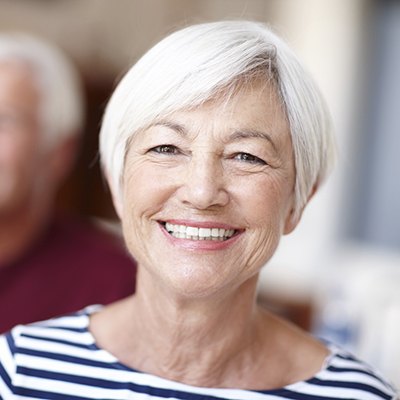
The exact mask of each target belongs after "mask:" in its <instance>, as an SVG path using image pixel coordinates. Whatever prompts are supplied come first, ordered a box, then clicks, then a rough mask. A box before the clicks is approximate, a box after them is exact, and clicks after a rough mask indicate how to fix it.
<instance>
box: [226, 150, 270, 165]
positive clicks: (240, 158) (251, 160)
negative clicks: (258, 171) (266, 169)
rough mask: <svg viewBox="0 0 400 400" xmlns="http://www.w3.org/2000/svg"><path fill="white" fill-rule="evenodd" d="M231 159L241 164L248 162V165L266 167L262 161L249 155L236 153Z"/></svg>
mask: <svg viewBox="0 0 400 400" xmlns="http://www.w3.org/2000/svg"><path fill="white" fill-rule="evenodd" d="M233 158H234V159H236V160H238V161H241V162H248V163H250V164H262V165H267V163H266V162H265V161H264V160H262V159H261V158H259V157H257V156H254V155H252V154H249V153H237V154H235V156H234V157H233Z"/></svg>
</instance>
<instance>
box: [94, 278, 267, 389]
mask: <svg viewBox="0 0 400 400" xmlns="http://www.w3.org/2000/svg"><path fill="white" fill-rule="evenodd" d="M141 281H142V280H141V279H138V282H137V288H138V290H137V292H136V294H135V296H134V297H132V298H129V299H127V300H126V301H124V302H123V303H122V304H121V305H122V307H120V309H121V313H120V316H121V317H120V319H119V323H118V321H116V323H115V324H113V325H114V326H115V327H117V326H121V325H122V324H123V325H124V326H125V329H124V331H123V332H121V330H120V329H119V328H116V329H119V332H113V333H112V334H111V333H110V336H113V337H114V341H113V342H114V343H115V348H113V349H111V352H113V353H114V354H116V355H117V356H118V358H119V359H120V360H121V361H122V362H124V363H126V364H127V365H130V366H132V367H133V368H136V369H139V370H143V371H147V372H150V373H153V374H155V375H158V376H163V377H166V378H168V379H171V380H175V381H180V382H185V383H187V384H191V383H193V384H196V385H199V386H209V387H212V386H214V385H215V384H216V383H219V384H220V383H221V382H224V381H225V380H226V379H225V375H226V376H229V379H230V380H232V379H233V380H234V381H236V383H237V382H238V380H240V374H241V369H240V368H238V367H237V366H238V365H241V364H242V365H243V368H245V367H246V366H248V365H249V361H250V360H249V357H250V358H251V357H252V355H254V354H255V352H257V346H258V345H259V343H260V341H259V340H258V335H259V332H260V321H259V320H260V315H259V314H260V313H259V311H258V309H257V308H256V306H255V291H256V282H257V277H254V278H251V279H250V280H249V281H247V282H245V283H244V284H242V286H241V287H240V288H238V289H237V290H236V291H232V293H229V294H225V295H224V296H221V295H220V296H218V297H214V298H207V299H195V300H193V299H177V298H174V297H173V296H171V295H169V296H167V295H165V294H164V295H161V294H160V291H159V290H158V292H157V293H155V292H156V289H157V288H153V289H155V290H149V287H148V286H146V285H145V284H144V285H143V286H141V284H142V283H144V282H141ZM117 307H118V306H117ZM122 310H123V311H122ZM109 311H110V314H113V315H114V318H118V316H117V317H116V315H118V312H115V311H116V309H112V308H111V309H109ZM110 314H109V315H110ZM127 315H131V316H132V318H130V319H129V320H128V321H127V320H126V316H127ZM92 321H93V320H92ZM109 325H111V324H109ZM92 328H93V325H92ZM115 335H117V336H119V337H120V340H115ZM98 339H99V338H98ZM105 340H106V339H105ZM107 341H108V343H110V341H109V340H107ZM100 342H101V340H100ZM233 365H234V368H231V367H233ZM227 385H228V386H229V382H228V381H227Z"/></svg>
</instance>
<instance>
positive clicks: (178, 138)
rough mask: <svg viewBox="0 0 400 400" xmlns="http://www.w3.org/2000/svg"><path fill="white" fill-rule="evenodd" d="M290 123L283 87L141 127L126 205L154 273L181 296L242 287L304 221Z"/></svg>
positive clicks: (141, 257) (133, 245)
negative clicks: (299, 215) (299, 217)
mask: <svg viewBox="0 0 400 400" xmlns="http://www.w3.org/2000/svg"><path fill="white" fill-rule="evenodd" d="M294 181H295V170H294V161H293V155H292V146H291V140H290V135H289V126H288V122H287V120H286V117H285V114H284V111H283V110H282V107H281V106H280V103H279V100H278V97H277V95H276V93H275V91H274V90H271V88H270V87H269V86H266V85H265V84H263V85H261V84H254V85H253V86H251V87H249V88H248V89H246V90H242V91H241V92H239V93H238V94H236V95H235V96H233V97H232V98H231V100H230V101H229V102H225V103H223V102H218V101H213V102H209V103H207V104H205V105H203V106H201V107H199V108H197V109H195V110H189V111H181V112H176V113H174V114H173V115H171V116H170V117H168V118H165V119H163V120H160V121H157V122H155V123H154V124H153V125H152V126H151V127H150V128H148V129H147V130H145V131H142V132H140V133H138V134H137V135H135V136H134V138H133V140H132V142H131V145H130V148H129V150H128V152H127V157H126V163H125V172H124V190H123V198H122V202H121V207H120V210H119V212H120V214H121V218H122V222H123V229H124V236H125V240H126V242H127V246H128V248H129V250H130V251H131V253H132V254H133V255H134V257H135V258H136V259H137V260H138V262H139V265H140V266H141V268H142V269H143V270H144V271H145V275H146V276H151V277H152V280H153V282H154V281H157V282H159V283H161V284H162V286H163V287H165V288H168V289H170V290H173V291H174V293H176V294H179V295H181V296H188V297H201V296H207V295H211V294H217V293H223V292H224V291H226V290H228V291H229V290H235V289H236V288H238V287H240V285H241V284H243V283H244V282H245V281H247V280H248V279H249V278H251V277H253V276H255V275H256V274H257V273H258V272H259V270H260V268H261V267H262V266H263V265H264V264H265V263H266V262H267V261H268V259H269V258H270V257H271V256H272V254H273V253H274V251H275V249H276V247H277V245H278V242H279V239H280V237H281V235H282V234H284V233H288V232H290V231H291V230H292V229H293V228H294V225H295V222H293V221H292V218H291V212H292V208H293V206H294V204H293V197H294V196H293V188H294Z"/></svg>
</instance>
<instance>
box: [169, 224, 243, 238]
mask: <svg viewBox="0 0 400 400" xmlns="http://www.w3.org/2000/svg"><path fill="white" fill-rule="evenodd" d="M162 225H163V226H164V228H165V230H166V231H167V232H168V233H169V234H170V235H171V236H173V237H175V238H178V239H187V240H212V241H218V242H224V241H225V240H228V239H230V238H231V237H232V236H234V235H235V234H237V232H238V231H237V230H235V229H224V228H198V227H195V226H187V225H175V224H171V223H169V222H165V223H162Z"/></svg>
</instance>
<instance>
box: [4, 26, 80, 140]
mask: <svg viewBox="0 0 400 400" xmlns="http://www.w3.org/2000/svg"><path fill="white" fill-rule="evenodd" d="M4 62H13V63H18V64H21V65H23V66H26V67H27V68H28V70H29V72H30V73H31V74H32V82H33V83H34V84H35V86H36V88H37V90H38V92H39V96H40V104H39V110H40V111H39V112H40V115H39V122H40V123H41V129H42V140H43V142H44V144H47V145H48V146H54V145H56V144H57V143H59V142H60V141H61V140H62V139H63V138H66V137H68V136H72V135H77V134H79V133H81V132H82V131H83V123H84V115H85V101H84V95H83V88H82V82H81V77H80V74H79V72H78V71H77V69H76V67H75V65H74V64H73V62H72V61H71V60H70V59H69V58H68V57H67V56H66V55H65V54H64V53H63V52H62V51H61V50H60V49H59V48H58V47H56V46H55V45H53V44H50V43H49V42H48V41H46V40H44V39H42V38H38V37H36V36H33V35H30V34H27V33H22V32H2V33H0V63H4Z"/></svg>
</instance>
